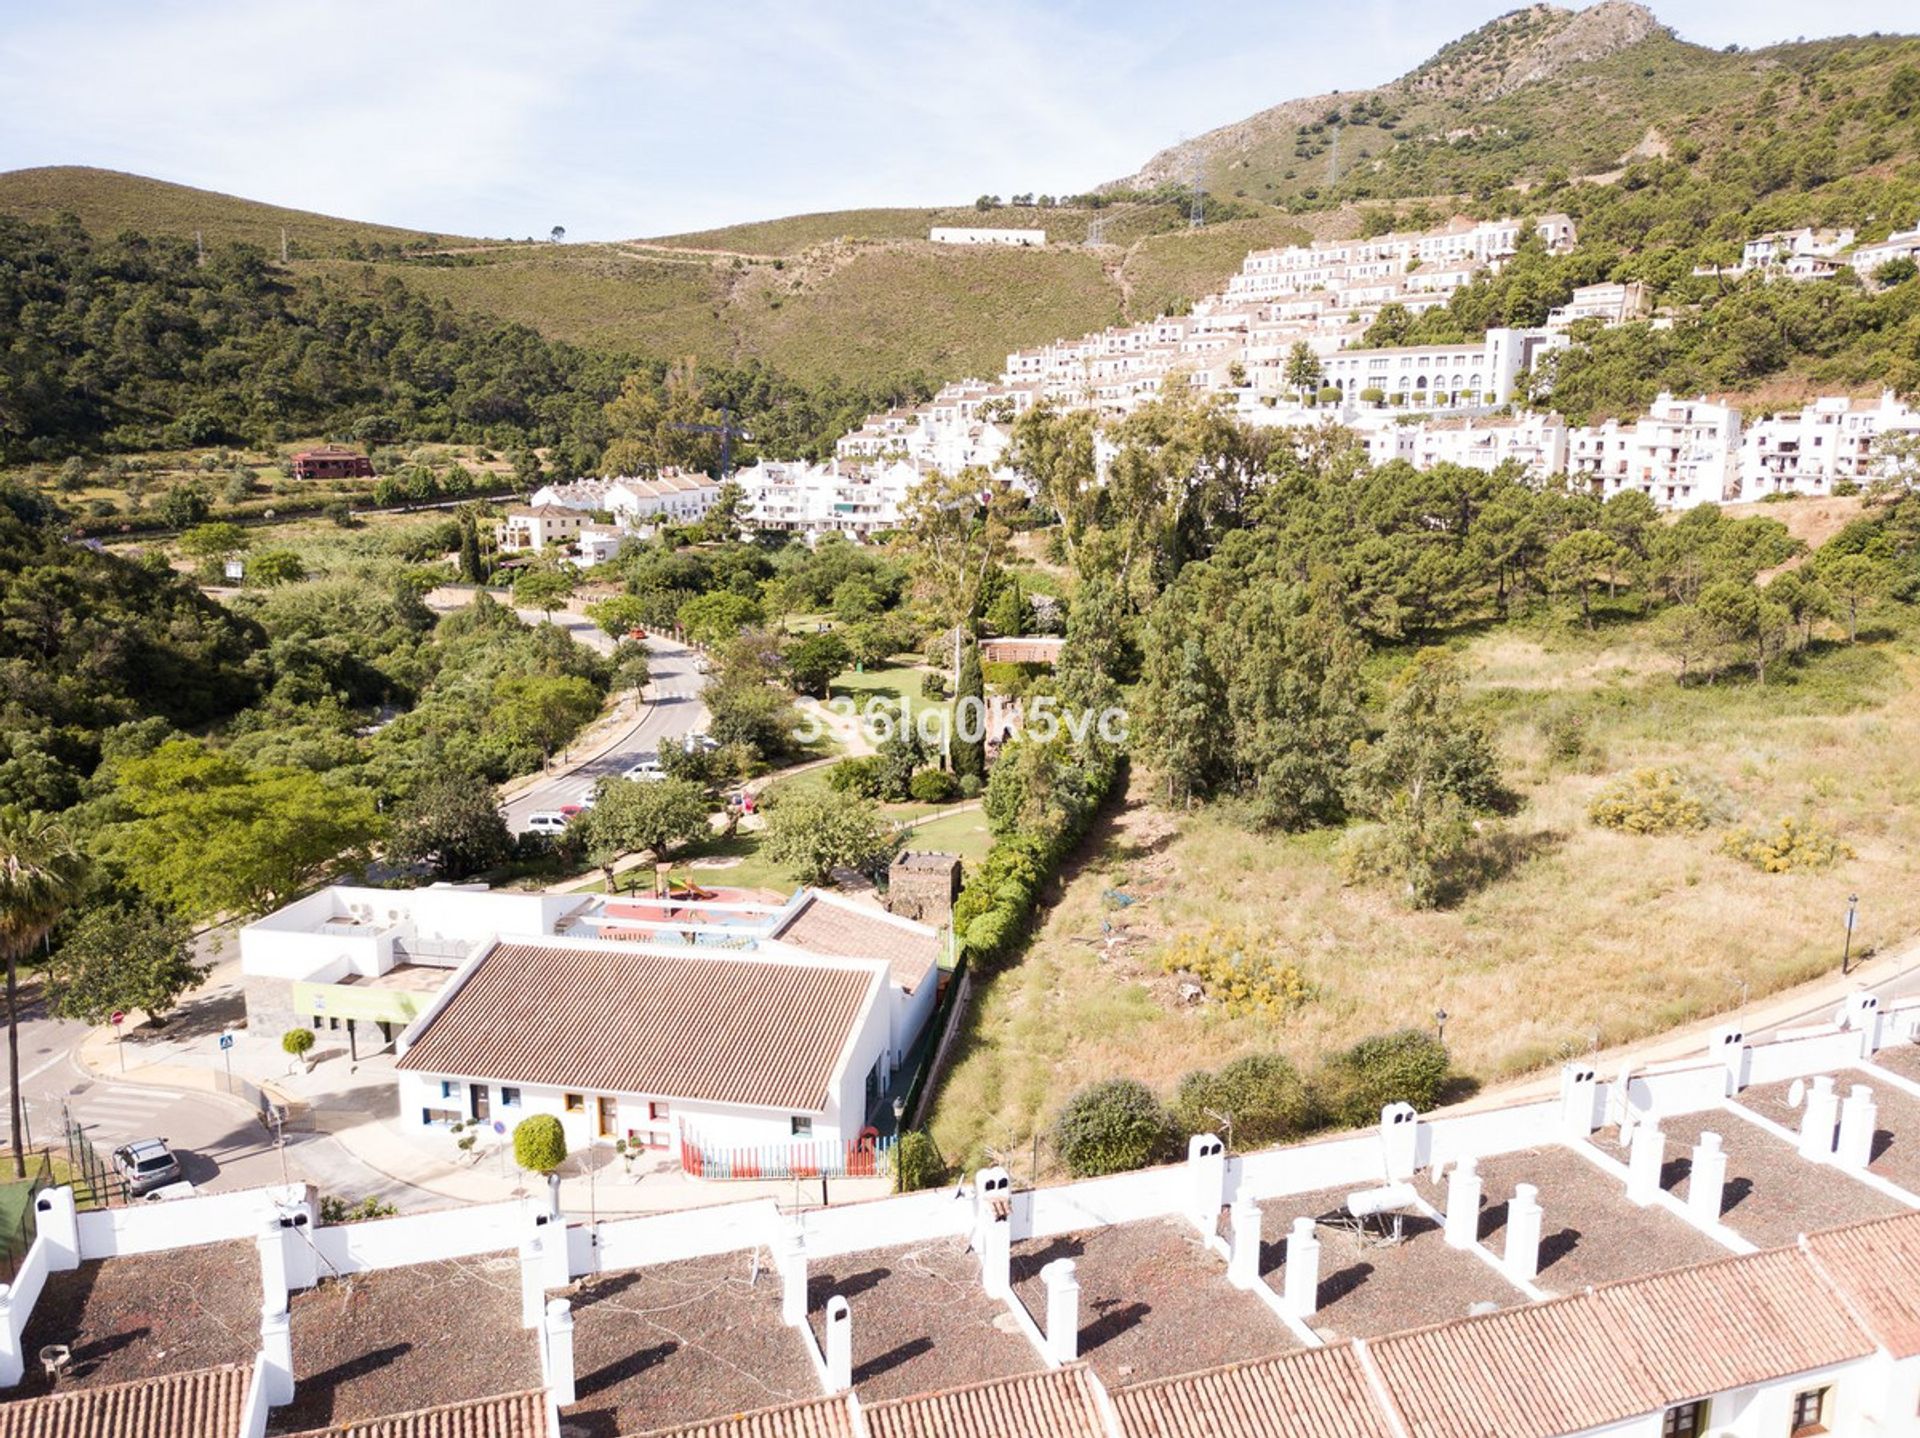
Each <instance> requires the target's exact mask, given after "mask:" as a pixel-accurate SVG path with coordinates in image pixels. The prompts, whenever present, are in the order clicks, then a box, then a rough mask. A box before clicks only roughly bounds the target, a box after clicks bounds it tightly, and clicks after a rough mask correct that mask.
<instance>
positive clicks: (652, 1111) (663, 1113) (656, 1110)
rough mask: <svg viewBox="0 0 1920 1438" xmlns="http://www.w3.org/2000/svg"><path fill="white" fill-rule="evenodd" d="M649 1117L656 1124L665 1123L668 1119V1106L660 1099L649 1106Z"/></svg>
mask: <svg viewBox="0 0 1920 1438" xmlns="http://www.w3.org/2000/svg"><path fill="white" fill-rule="evenodd" d="M647 1117H648V1118H650V1119H652V1120H653V1121H654V1122H655V1123H663V1122H665V1120H666V1117H667V1106H666V1105H665V1104H663V1103H661V1102H660V1101H659V1100H658V1099H656V1100H654V1101H653V1102H652V1103H650V1104H648V1105H647Z"/></svg>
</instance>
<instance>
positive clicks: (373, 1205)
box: [320, 1193, 400, 1223]
mask: <svg viewBox="0 0 1920 1438" xmlns="http://www.w3.org/2000/svg"><path fill="white" fill-rule="evenodd" d="M399 1211H400V1210H399V1209H397V1208H395V1207H394V1206H393V1205H392V1204H390V1203H384V1202H382V1201H381V1200H380V1199H378V1198H376V1197H375V1196H374V1195H372V1194H368V1195H367V1196H366V1197H365V1198H363V1199H361V1200H360V1201H359V1202H358V1203H348V1202H347V1201H346V1200H345V1199H344V1198H335V1197H334V1196H333V1195H332V1194H330V1193H325V1194H322V1195H321V1196H320V1221H321V1222H322V1223H365V1222H366V1221H367V1220H368V1219H370V1218H392V1217H393V1216H394V1215H395V1214H396V1213H398V1212H399Z"/></svg>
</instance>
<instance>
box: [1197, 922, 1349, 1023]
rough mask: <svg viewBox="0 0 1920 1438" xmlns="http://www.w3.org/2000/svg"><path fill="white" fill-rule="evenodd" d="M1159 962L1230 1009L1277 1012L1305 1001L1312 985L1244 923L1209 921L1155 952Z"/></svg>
mask: <svg viewBox="0 0 1920 1438" xmlns="http://www.w3.org/2000/svg"><path fill="white" fill-rule="evenodd" d="M1159 961H1160V968H1161V970H1162V971H1163V972H1165V973H1169V974H1187V975H1189V976H1190V977H1192V978H1193V980H1194V981H1195V982H1196V983H1198V984H1199V985H1200V986H1201V987H1202V988H1203V989H1205V990H1206V993H1207V997H1208V998H1210V999H1212V1000H1213V1001H1214V1002H1215V1003H1217V1004H1219V1005H1220V1006H1221V1007H1222V1008H1224V1009H1225V1010H1226V1011H1227V1012H1228V1013H1229V1014H1232V1015H1234V1016H1235V1017H1239V1016H1241V1015H1245V1014H1260V1015H1265V1016H1267V1017H1269V1018H1279V1017H1280V1016H1282V1015H1284V1014H1287V1013H1291V1012H1292V1011H1293V1010H1294V1009H1297V1008H1300V1007H1301V1006H1303V1005H1305V1004H1308V1003H1310V1002H1312V1001H1313V999H1314V997H1315V989H1314V986H1313V984H1312V983H1310V982H1309V981H1308V979H1307V976H1306V975H1305V974H1304V973H1303V972H1301V969H1300V966H1299V965H1298V964H1294V963H1291V962H1289V961H1287V960H1286V959H1284V958H1281V957H1280V956H1278V955H1276V954H1275V953H1273V952H1272V939H1271V938H1270V937H1268V936H1266V935H1264V934H1261V933H1257V932H1255V931H1254V930H1252V929H1250V928H1246V927H1235V926H1230V925H1226V924H1209V925H1207V926H1206V927H1205V928H1204V929H1198V930H1194V931H1191V932H1189V933H1185V934H1182V935H1181V936H1180V937H1179V938H1177V939H1175V940H1174V941H1173V942H1172V943H1170V944H1168V945H1167V946H1166V947H1165V948H1164V949H1162V950H1161V951H1160V954H1159Z"/></svg>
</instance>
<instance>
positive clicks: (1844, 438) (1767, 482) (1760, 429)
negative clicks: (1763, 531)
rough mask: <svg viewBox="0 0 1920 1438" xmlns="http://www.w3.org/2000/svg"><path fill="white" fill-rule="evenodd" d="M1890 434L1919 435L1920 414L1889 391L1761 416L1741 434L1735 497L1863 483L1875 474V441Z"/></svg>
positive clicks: (1806, 491)
mask: <svg viewBox="0 0 1920 1438" xmlns="http://www.w3.org/2000/svg"><path fill="white" fill-rule="evenodd" d="M1892 434H1920V410H1916V409H1915V408H1914V407H1913V406H1912V405H1908V404H1904V403H1902V402H1901V401H1899V400H1898V399H1896V398H1895V397H1894V395H1893V392H1892V391H1891V390H1888V391H1886V392H1884V393H1883V394H1882V395H1881V396H1880V398H1879V399H1878V400H1877V401H1872V402H1868V401H1860V400H1852V399H1848V398H1846V397H1844V396H1827V397H1823V398H1820V399H1816V400H1815V401H1814V402H1813V403H1812V404H1810V405H1807V406H1805V407H1804V408H1802V409H1799V410H1788V411H1782V412H1780V413H1777V414H1765V415H1761V416H1759V417H1758V418H1757V419H1753V420H1751V421H1749V422H1748V423H1747V425H1746V429H1745V432H1744V434H1743V435H1742V436H1741V440H1740V497H1741V498H1742V499H1761V498H1764V497H1765V496H1767V495H1769V494H1802V495H1826V494H1831V493H1833V486H1834V485H1835V484H1836V483H1840V482H1842V481H1845V482H1850V483H1854V484H1864V483H1866V482H1867V481H1869V480H1871V479H1874V478H1875V477H1877V475H1878V474H1879V472H1880V468H1881V460H1880V456H1879V449H1878V446H1879V442H1880V441H1881V439H1883V438H1884V437H1885V436H1887V435H1892Z"/></svg>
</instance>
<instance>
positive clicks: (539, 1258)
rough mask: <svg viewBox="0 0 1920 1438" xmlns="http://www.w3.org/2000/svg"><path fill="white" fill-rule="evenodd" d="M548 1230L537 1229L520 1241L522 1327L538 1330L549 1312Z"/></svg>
mask: <svg viewBox="0 0 1920 1438" xmlns="http://www.w3.org/2000/svg"><path fill="white" fill-rule="evenodd" d="M546 1244H547V1230H546V1229H545V1228H536V1229H533V1230H532V1231H531V1232H529V1233H528V1234H527V1235H526V1237H524V1238H522V1239H521V1240H520V1326H521V1327H522V1328H538V1327H539V1326H540V1322H541V1319H542V1317H543V1315H544V1314H545V1313H546V1311H547V1264H546V1252H545V1249H546Z"/></svg>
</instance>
